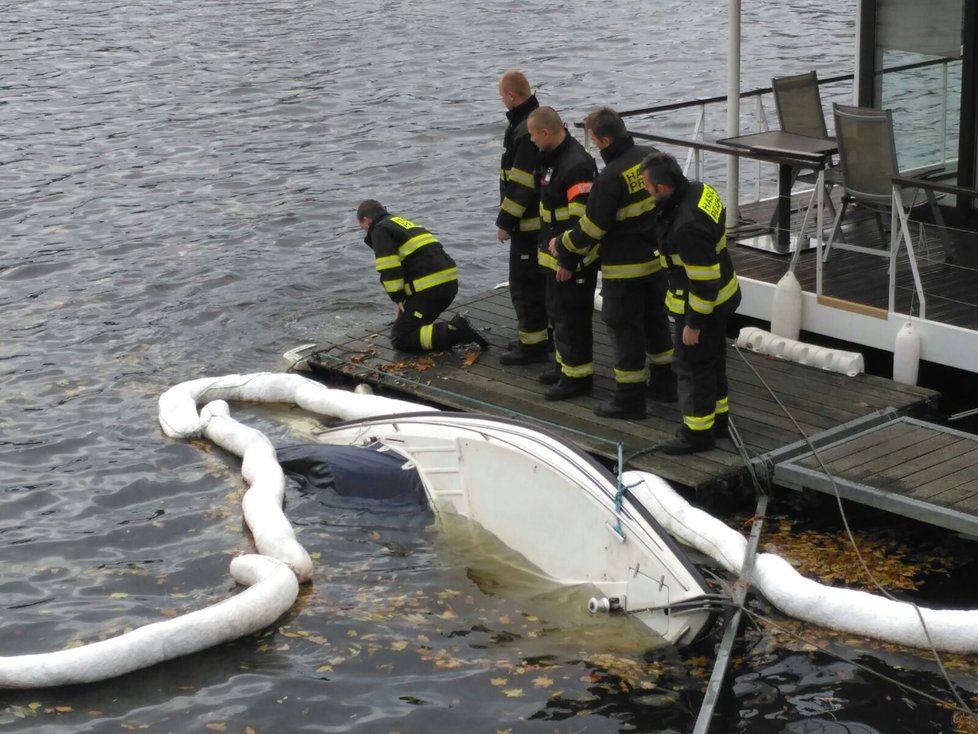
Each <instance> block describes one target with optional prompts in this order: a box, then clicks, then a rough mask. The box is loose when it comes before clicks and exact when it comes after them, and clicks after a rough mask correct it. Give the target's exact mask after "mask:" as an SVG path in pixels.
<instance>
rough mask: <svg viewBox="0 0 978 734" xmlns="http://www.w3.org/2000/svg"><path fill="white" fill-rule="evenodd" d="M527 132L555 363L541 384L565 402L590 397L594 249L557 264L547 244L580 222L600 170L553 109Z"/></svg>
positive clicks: (540, 113) (532, 119)
mask: <svg viewBox="0 0 978 734" xmlns="http://www.w3.org/2000/svg"><path fill="white" fill-rule="evenodd" d="M527 128H528V129H529V131H530V139H531V140H532V141H533V143H534V144H535V145H536V146H537V148H538V149H539V150H540V168H539V170H538V171H537V185H538V188H539V191H540V220H541V230H540V251H539V254H538V262H539V263H540V267H541V268H542V269H543V272H544V275H545V276H546V291H547V314H548V316H549V317H550V322H551V324H552V325H553V335H554V346H555V351H556V359H557V364H556V370H555V371H554V372H545V373H543V374H542V375H541V376H540V381H541V382H543V383H544V384H550V385H551V387H549V388H548V389H547V390H546V391H545V392H544V394H543V396H544V398H545V399H546V400H566V399H567V398H571V397H574V396H575V395H583V394H585V393H588V392H590V391H591V386H592V381H593V376H594V364H593V362H592V358H593V357H592V353H593V346H594V340H593V334H592V332H591V321H592V318H593V315H594V288H595V285H596V284H597V281H598V248H597V246H595V247H593V248H592V249H591V251H590V252H588V253H587V254H586V255H584V256H583V257H582V256H579V255H577V254H571V253H567V252H565V253H564V255H563V257H562V259H561V260H560V261H558V260H557V258H556V257H554V256H553V255H552V254H551V253H550V243H551V241H552V240H553V239H554V238H556V237H559V236H560V235H561V234H563V233H564V232H565V231H567V230H568V229H570V228H571V227H573V226H574V224H575V223H576V222H577V220H578V219H580V218H581V216H583V214H584V209H585V206H586V205H587V197H588V194H589V192H590V191H591V185H592V184H593V183H594V179H595V177H596V176H597V175H598V167H597V165H596V164H595V162H594V158H592V157H591V154H590V153H588V152H587V151H586V150H584V146H583V145H581V144H580V143H579V142H578V141H577V140H576V139H575V138H574V136H573V135H571V134H570V133H568V132H567V129H566V128H565V127H564V123H563V121H562V120H561V119H560V115H559V114H557V111H556V110H554V109H553V108H552V107H540V108H538V109H536V110H534V111H533V112H531V113H530V116H529V118H528V119H527Z"/></svg>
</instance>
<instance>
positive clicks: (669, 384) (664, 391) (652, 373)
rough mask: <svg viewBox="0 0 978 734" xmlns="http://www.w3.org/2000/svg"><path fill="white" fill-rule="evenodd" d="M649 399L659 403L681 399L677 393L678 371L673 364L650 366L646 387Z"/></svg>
mask: <svg viewBox="0 0 978 734" xmlns="http://www.w3.org/2000/svg"><path fill="white" fill-rule="evenodd" d="M646 395H648V396H649V400H654V401H655V402H657V403H675V402H676V401H677V400H679V395H678V394H677V393H676V373H675V372H673V371H672V365H668V364H653V365H650V366H649V383H648V386H647V387H646Z"/></svg>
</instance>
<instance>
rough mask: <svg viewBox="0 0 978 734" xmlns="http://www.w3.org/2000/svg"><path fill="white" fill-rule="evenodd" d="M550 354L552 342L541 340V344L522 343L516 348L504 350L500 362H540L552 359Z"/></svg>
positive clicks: (509, 363)
mask: <svg viewBox="0 0 978 734" xmlns="http://www.w3.org/2000/svg"><path fill="white" fill-rule="evenodd" d="M552 359H553V358H552V357H551V356H550V344H549V343H547V342H540V343H539V344H522V343H521V344H520V345H519V346H518V347H516V348H515V349H510V350H509V351H508V352H503V353H502V354H500V355H499V363H500V364H505V365H512V364H540V363H543V362H550V361H552Z"/></svg>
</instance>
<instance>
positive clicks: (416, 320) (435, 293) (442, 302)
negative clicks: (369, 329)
mask: <svg viewBox="0 0 978 734" xmlns="http://www.w3.org/2000/svg"><path fill="white" fill-rule="evenodd" d="M457 293H458V281H457V280H453V281H451V282H449V283H443V284H442V285H436V286H435V287H433V288H428V289H427V290H423V291H421V292H420V293H415V294H414V295H411V296H408V297H407V299H406V300H405V301H404V311H402V312H401V313H400V314H399V315H398V317H397V319H396V320H395V321H394V326H393V327H392V328H391V346H393V347H394V349H397V350H398V351H401V352H430V351H437V350H439V349H447V348H448V347H450V346H452V345H454V344H455V343H456V342H455V341H454V340H453V339H452V335H451V334H450V333H449V330H448V324H446V323H445V322H444V321H439V322H437V323H436V322H435V319H437V318H438V317H439V316H440V315H441V313H442V312H443V311H444V310H445V309H446V308H448V307H449V306H451V305H452V301H454V300H455V295H456V294H457Z"/></svg>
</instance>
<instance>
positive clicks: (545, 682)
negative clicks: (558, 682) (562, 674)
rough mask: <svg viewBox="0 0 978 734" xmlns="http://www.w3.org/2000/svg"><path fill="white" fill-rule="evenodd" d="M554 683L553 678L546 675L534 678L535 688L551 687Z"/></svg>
mask: <svg viewBox="0 0 978 734" xmlns="http://www.w3.org/2000/svg"><path fill="white" fill-rule="evenodd" d="M553 684H554V681H553V678H548V677H547V676H545V675H540V676H537V677H536V678H534V679H533V687H534V688H550V686H552V685H553Z"/></svg>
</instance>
